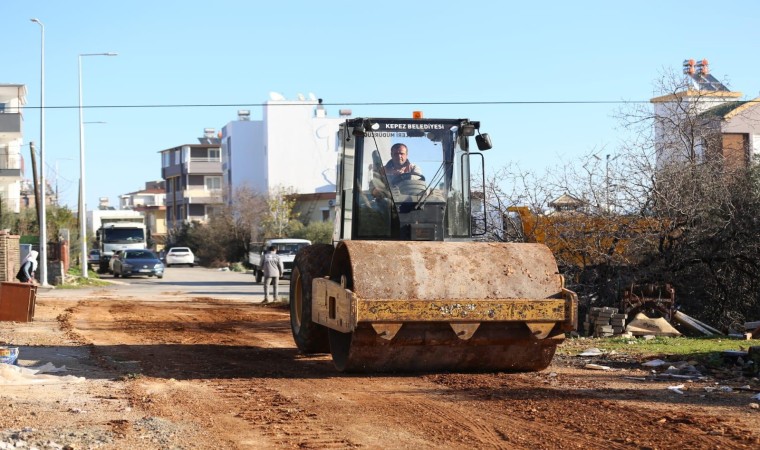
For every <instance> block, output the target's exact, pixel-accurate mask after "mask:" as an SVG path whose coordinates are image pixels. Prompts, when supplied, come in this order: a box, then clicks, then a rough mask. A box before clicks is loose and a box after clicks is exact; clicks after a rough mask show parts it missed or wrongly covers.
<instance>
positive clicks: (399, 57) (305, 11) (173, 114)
mask: <svg viewBox="0 0 760 450" xmlns="http://www.w3.org/2000/svg"><path fill="white" fill-rule="evenodd" d="M31 18H38V19H39V20H40V21H41V22H42V23H43V24H44V25H45V104H46V106H47V107H48V110H47V113H46V116H45V117H46V119H45V121H46V127H45V129H46V132H45V142H46V145H45V159H46V163H47V167H46V176H47V177H48V179H49V180H50V182H51V183H52V184H53V185H54V187H55V186H57V188H58V190H59V192H60V197H61V202H62V203H63V204H67V205H69V206H70V207H71V208H72V209H74V210H76V205H77V192H78V190H77V189H78V188H77V183H78V179H79V116H78V109H77V106H78V102H79V100H78V81H77V74H78V67H77V61H78V55H79V54H81V53H101V52H116V53H118V56H116V57H83V58H82V73H83V97H84V100H83V104H84V105H85V107H87V108H86V109H85V111H84V120H85V121H86V122H89V121H92V122H106V123H93V124H86V125H85V144H86V186H87V199H86V201H87V207H88V209H91V208H92V207H94V206H96V205H97V200H98V198H99V197H109V199H110V202H111V204H112V205H118V196H119V195H120V194H124V193H128V192H133V191H137V190H140V189H142V188H143V186H144V183H145V182H146V181H151V180H159V179H160V178H161V161H160V157H159V153H158V152H159V151H160V150H163V149H166V148H171V147H175V146H178V145H182V144H188V143H197V138H198V137H200V136H201V135H202V133H203V129H204V128H215V129H216V130H221V128H222V127H223V126H224V125H225V124H227V123H228V122H230V121H233V120H235V119H236V117H237V110H238V109H250V110H251V115H252V117H251V118H252V119H253V120H260V119H261V106H260V105H261V104H262V103H263V102H264V101H266V100H267V99H268V98H269V92H271V91H275V92H279V93H281V94H283V95H284V96H285V97H286V98H287V99H296V96H297V94H298V93H302V94H304V95H308V94H309V93H314V94H315V95H316V96H317V97H319V98H322V99H324V102H325V104H326V105H327V111H328V114H329V115H330V116H331V117H337V115H338V109H341V108H350V109H352V110H353V113H354V115H355V116H386V117H390V116H401V117H408V116H410V115H411V111H413V110H423V111H424V113H425V116H426V117H429V118H435V117H447V118H450V117H456V118H460V117H461V118H465V117H467V118H470V119H473V120H480V121H481V125H482V131H484V132H488V133H489V134H490V135H491V138H492V140H493V143H494V150H492V151H490V152H489V153H488V154H487V164H489V166H490V167H491V168H492V169H495V168H498V167H501V166H503V165H505V164H506V163H507V162H508V161H516V162H518V163H519V164H520V165H521V166H523V167H525V168H529V169H533V170H538V171H541V170H543V169H544V168H546V167H547V166H555V165H557V164H558V163H559V162H560V160H569V159H572V158H574V157H576V156H579V155H581V154H584V153H588V152H590V151H597V150H598V151H600V152H602V153H614V151H615V148H616V147H617V145H618V139H619V136H620V134H619V131H617V130H616V126H617V122H616V121H615V120H614V119H613V118H612V117H611V116H612V114H613V113H614V111H615V110H616V109H618V108H619V106H620V105H619V104H614V103H612V104H611V103H593V104H586V103H570V104H561V103H548V104H547V103H536V104H530V103H528V104H526V103H502V104H490V105H488V104H483V102H573V101H580V102H583V101H599V102H617V101H646V100H649V99H650V98H652V97H653V82H654V80H655V79H657V78H658V77H659V75H660V74H661V73H662V72H663V71H664V70H668V69H675V70H680V67H681V62H682V61H683V60H684V59H688V58H694V59H702V58H707V59H708V60H709V61H710V67H711V71H712V74H713V75H715V76H716V77H717V78H718V79H720V80H721V81H728V85H729V87H730V88H731V89H732V90H735V91H740V92H743V93H744V95H745V97H747V98H754V97H757V96H758V95H760V76H758V74H760V57H758V50H760V44H759V43H760V27H758V26H757V20H758V19H759V18H760V2H757V1H756V0H746V1H730V0H729V1H725V2H722V3H716V2H715V1H714V0H713V1H702V0H692V1H673V0H670V1H662V0H655V1H653V0H640V1H636V2H626V3H623V2H611V1H609V0H605V1H583V0H579V1H575V2H568V1H541V0H536V1H533V2H512V1H505V0H499V1H481V2H461V1H448V0H438V1H435V2H434V1H411V0H405V1H397V0H385V1H382V2H357V1H351V2H349V1H329V0H325V1H321V2H319V1H313V0H312V1H307V0H303V1H289V0H282V1H278V2H258V1H250V0H239V1H232V0H217V1H214V2H200V1H193V0H184V1H173V0H172V1H170V0H153V1H150V2H149V1H143V0H129V1H122V2H111V1H102V0H101V1H80V0H68V1H60V0H0V19H1V20H2V23H3V33H2V34H1V35H0V83H22V84H26V85H27V89H28V97H27V100H28V103H27V108H26V110H25V115H24V140H25V144H28V142H29V141H36V142H38V143H39V135H40V123H39V110H38V109H35V107H38V106H39V105H40V27H39V26H38V25H37V24H35V23H32V22H30V19H31ZM388 102H390V103H411V104H398V105H390V106H384V105H377V103H388ZM430 103H442V104H437V105H433V104H430ZM146 105H159V106H162V105H231V106H198V107H190V106H184V107H148V106H146ZM237 105H240V106H237ZM95 106H107V107H97V108H96V107H95ZM23 154H24V157H25V159H26V161H27V168H26V177H28V178H31V169H30V167H31V166H30V164H29V163H28V161H29V148H28V146H27V147H25V148H24V150H23ZM56 168H57V169H58V171H57V173H56Z"/></svg>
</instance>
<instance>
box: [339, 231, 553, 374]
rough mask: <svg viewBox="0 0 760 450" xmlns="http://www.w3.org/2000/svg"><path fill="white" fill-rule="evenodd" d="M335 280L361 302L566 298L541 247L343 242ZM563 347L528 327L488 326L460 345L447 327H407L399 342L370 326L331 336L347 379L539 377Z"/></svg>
mask: <svg viewBox="0 0 760 450" xmlns="http://www.w3.org/2000/svg"><path fill="white" fill-rule="evenodd" d="M330 276H331V278H332V279H334V280H338V279H340V278H341V277H345V280H346V288H348V289H350V290H352V291H353V292H354V294H355V295H356V296H357V297H359V298H361V299H387V300H408V301H409V302H414V301H415V300H436V299H492V300H496V299H503V300H504V301H505V302H508V301H509V300H508V299H546V298H550V297H554V296H556V295H557V294H558V293H560V292H561V290H562V280H561V277H560V276H559V273H558V269H557V264H556V261H555V259H554V256H553V255H552V253H551V251H550V250H549V249H548V247H546V246H545V245H542V244H513V243H492V242H408V241H405V242H397V241H343V242H341V243H339V244H338V246H337V248H336V252H335V254H334V258H333V263H332V267H331V269H330ZM557 337H558V338H559V339H556V338H555V339H551V338H550V339H540V340H539V339H533V338H532V337H531V335H530V332H529V330H528V327H527V326H525V324H523V323H493V322H492V323H483V324H481V325H480V327H479V328H478V329H477V331H476V332H475V334H474V335H473V336H472V337H471V338H470V339H460V338H459V337H457V335H456V333H455V332H454V331H453V330H452V328H451V327H450V326H449V325H448V324H447V323H424V322H404V325H403V327H402V328H401V330H400V331H399V333H398V334H397V335H396V336H395V337H394V338H393V339H390V340H388V339H383V338H382V337H380V336H379V335H378V334H377V333H376V332H375V331H374V330H373V328H372V326H371V325H370V324H360V325H359V327H358V328H357V329H356V330H355V331H353V332H352V333H340V332H337V331H335V330H330V350H331V353H332V355H333V361H334V362H335V365H336V367H337V368H338V369H340V370H345V371H373V372H374V371H380V372H384V371H438V370H455V371H534V370H542V369H544V368H545V367H546V366H548V365H549V364H550V362H551V359H552V356H553V355H554V350H555V349H556V346H557V345H558V344H559V343H560V342H562V339H561V336H557Z"/></svg>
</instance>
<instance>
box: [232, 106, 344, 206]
mask: <svg viewBox="0 0 760 450" xmlns="http://www.w3.org/2000/svg"><path fill="white" fill-rule="evenodd" d="M350 114H351V112H350V111H341V112H340V117H333V118H330V117H327V111H326V110H325V108H324V106H323V105H322V100H321V99H317V98H315V97H314V95H313V94H309V99H306V98H304V97H303V96H302V95H300V94H299V98H298V99H297V100H285V99H284V98H283V97H282V96H281V95H280V94H277V93H271V94H270V100H269V101H267V102H265V104H264V106H263V111H262V120H250V111H239V112H238V120H237V121H234V122H230V123H228V124H227V125H225V126H224V127H223V128H222V133H221V145H222V154H223V164H222V171H223V174H224V192H225V202H226V203H228V204H229V203H231V202H232V199H233V197H234V192H235V190H236V189H237V188H239V187H247V188H248V189H250V190H252V191H254V192H257V193H262V194H267V193H269V192H271V191H272V190H273V189H277V188H283V189H287V190H290V191H291V192H294V193H298V194H311V193H328V192H332V193H334V192H335V184H336V179H335V177H336V167H337V147H336V137H337V131H338V126H339V124H340V123H341V122H343V121H344V120H346V117H348V116H350Z"/></svg>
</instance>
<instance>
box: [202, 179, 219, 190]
mask: <svg viewBox="0 0 760 450" xmlns="http://www.w3.org/2000/svg"><path fill="white" fill-rule="evenodd" d="M205 184H206V190H207V191H219V190H221V189H222V177H205Z"/></svg>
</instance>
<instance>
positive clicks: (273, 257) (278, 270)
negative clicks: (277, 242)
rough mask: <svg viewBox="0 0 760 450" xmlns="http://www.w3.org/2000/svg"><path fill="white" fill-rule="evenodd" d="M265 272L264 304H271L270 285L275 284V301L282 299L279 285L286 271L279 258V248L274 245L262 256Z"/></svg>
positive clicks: (262, 265) (261, 264)
mask: <svg viewBox="0 0 760 450" xmlns="http://www.w3.org/2000/svg"><path fill="white" fill-rule="evenodd" d="M259 266H261V267H262V269H263V270H262V271H263V272H264V302H263V303H268V302H269V283H274V300H273V301H278V300H279V299H280V297H279V295H280V293H279V290H278V287H279V286H278V285H279V284H280V277H281V276H282V273H283V272H284V271H285V267H284V266H283V265H282V260H280V257H279V256H277V247H275V246H274V245H271V246H269V248H268V249H267V252H266V253H264V254H263V255H261V263H260V264H259Z"/></svg>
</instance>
